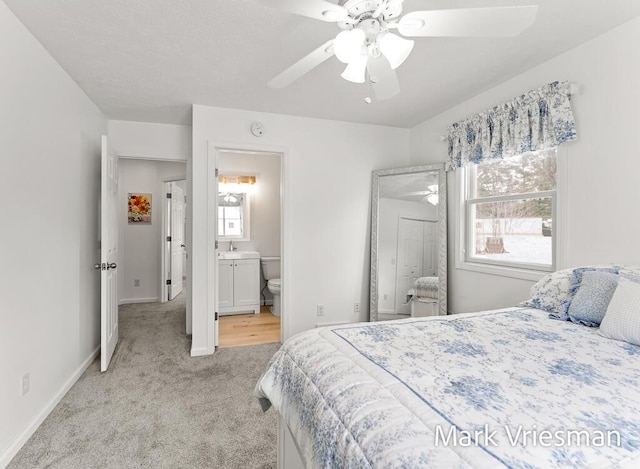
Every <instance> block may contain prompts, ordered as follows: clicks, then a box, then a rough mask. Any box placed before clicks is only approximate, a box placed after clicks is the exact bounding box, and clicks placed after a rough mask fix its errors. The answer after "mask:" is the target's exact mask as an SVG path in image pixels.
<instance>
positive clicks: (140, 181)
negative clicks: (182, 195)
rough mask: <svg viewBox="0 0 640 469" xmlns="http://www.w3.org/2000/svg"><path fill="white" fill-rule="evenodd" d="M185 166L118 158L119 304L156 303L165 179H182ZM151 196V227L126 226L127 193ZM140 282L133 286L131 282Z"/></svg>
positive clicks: (166, 162)
mask: <svg viewBox="0 0 640 469" xmlns="http://www.w3.org/2000/svg"><path fill="white" fill-rule="evenodd" d="M186 170H187V168H186V164H185V163H178V162H168V161H147V160H137V159H133V160H132V159H126V158H121V159H120V174H119V186H118V191H119V194H118V217H119V222H118V231H119V233H118V234H119V243H120V244H119V247H120V249H119V257H120V259H119V261H118V267H119V275H118V283H119V285H118V296H119V298H118V299H119V302H120V304H124V303H142V302H152V301H159V300H160V291H161V287H160V282H161V274H162V272H161V268H162V264H161V262H160V258H161V254H162V248H163V243H162V242H161V238H162V222H163V212H162V211H163V206H164V203H165V200H164V189H163V181H165V180H167V179H173V180H175V179H184V178H185V177H186ZM141 192H145V193H150V194H151V207H152V208H151V224H139V225H136V224H132V225H129V224H128V219H127V197H128V194H129V193H141ZM136 279H138V280H140V286H138V287H136V286H135V285H134V281H135V280H136Z"/></svg>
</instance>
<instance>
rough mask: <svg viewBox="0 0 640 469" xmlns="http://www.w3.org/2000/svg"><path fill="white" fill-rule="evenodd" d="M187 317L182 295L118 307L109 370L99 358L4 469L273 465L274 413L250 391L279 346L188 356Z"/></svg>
mask: <svg viewBox="0 0 640 469" xmlns="http://www.w3.org/2000/svg"><path fill="white" fill-rule="evenodd" d="M181 296H183V295H181ZM184 317H185V306H184V298H180V297H178V299H176V300H174V301H172V302H170V303H164V304H137V305H126V306H121V307H120V314H119V319H120V326H119V327H120V341H119V344H118V347H117V348H116V351H115V354H114V356H113V359H112V361H111V365H110V367H109V370H108V371H107V372H105V373H100V364H99V361H98V360H96V361H95V362H94V363H93V364H92V365H91V366H90V367H89V369H88V370H87V371H86V372H85V373H84V374H83V375H82V377H81V378H80V379H79V380H78V382H77V383H76V384H75V385H74V386H73V388H71V390H70V391H69V393H68V394H67V395H66V396H65V397H64V398H63V400H62V401H61V402H60V404H59V405H58V406H57V407H56V408H55V409H54V410H53V412H52V413H51V414H50V415H49V417H47V419H46V420H45V421H44V423H43V424H42V425H41V426H40V428H39V429H38V430H37V431H36V433H35V434H34V435H33V437H32V438H31V439H30V440H29V441H28V442H27V443H26V444H25V446H24V447H23V448H22V449H21V450H20V452H19V453H18V454H17V455H16V457H15V458H14V459H13V461H12V462H11V463H10V464H9V468H36V467H37V468H41V467H43V468H44V467H47V468H49V467H51V468H125V467H126V468H132V467H136V468H147V467H149V468H183V467H184V468H187V467H193V468H274V467H276V415H275V412H274V411H273V410H269V411H268V412H266V413H263V412H262V411H261V409H260V405H259V403H258V400H257V399H256V398H254V397H253V395H252V392H253V388H254V386H255V383H256V382H257V380H258V378H259V377H260V374H261V373H262V371H263V370H264V369H265V368H266V365H267V362H268V361H269V359H270V358H271V356H272V355H273V354H274V353H275V352H276V350H277V349H278V347H279V344H264V345H252V346H245V347H235V348H227V349H221V350H218V351H216V353H215V354H214V355H213V356H207V357H195V358H192V357H190V356H189V348H190V342H191V338H190V337H188V336H186V335H185V334H184V330H185V327H184V323H185V318H184Z"/></svg>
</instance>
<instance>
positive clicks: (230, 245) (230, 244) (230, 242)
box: [229, 240, 236, 251]
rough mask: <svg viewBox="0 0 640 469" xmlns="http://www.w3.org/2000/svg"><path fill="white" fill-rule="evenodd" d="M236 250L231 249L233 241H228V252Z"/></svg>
mask: <svg viewBox="0 0 640 469" xmlns="http://www.w3.org/2000/svg"><path fill="white" fill-rule="evenodd" d="M235 250H236V248H234V247H233V240H229V251H235Z"/></svg>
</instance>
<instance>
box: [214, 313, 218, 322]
mask: <svg viewBox="0 0 640 469" xmlns="http://www.w3.org/2000/svg"><path fill="white" fill-rule="evenodd" d="M215 315H216V317H215V319H214V321H217V320H218V312H217V311H216V313H215Z"/></svg>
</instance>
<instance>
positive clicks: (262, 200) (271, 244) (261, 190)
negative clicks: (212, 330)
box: [216, 149, 285, 347]
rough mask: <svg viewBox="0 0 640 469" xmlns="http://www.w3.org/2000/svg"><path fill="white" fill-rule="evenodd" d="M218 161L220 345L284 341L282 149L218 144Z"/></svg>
mask: <svg viewBox="0 0 640 469" xmlns="http://www.w3.org/2000/svg"><path fill="white" fill-rule="evenodd" d="M216 167H217V169H218V178H217V181H216V185H217V192H216V195H217V198H216V199H217V200H216V205H217V207H216V208H217V210H216V213H217V219H216V239H217V242H218V251H219V255H218V256H217V259H218V265H217V272H218V274H217V276H216V279H217V295H216V302H217V309H216V310H217V311H218V312H219V323H218V337H217V343H216V345H217V346H218V347H233V346H239V345H254V344H260V343H269V342H279V341H280V338H281V333H280V331H281V321H282V317H283V315H284V314H285V312H284V311H283V310H282V308H281V306H280V299H279V296H278V295H279V294H280V292H281V288H282V287H281V286H280V287H277V286H276V285H278V283H279V284H280V285H281V266H282V229H281V227H282V199H283V198H282V154H280V153H272V152H260V151H246V150H235V149H234V150H218V151H217V154H216ZM237 256H243V257H245V256H246V257H245V258H244V259H237V260H233V258H234V257H237ZM274 294H275V295H276V296H275V297H274Z"/></svg>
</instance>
